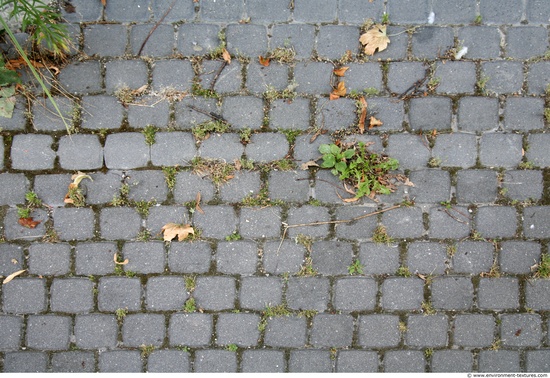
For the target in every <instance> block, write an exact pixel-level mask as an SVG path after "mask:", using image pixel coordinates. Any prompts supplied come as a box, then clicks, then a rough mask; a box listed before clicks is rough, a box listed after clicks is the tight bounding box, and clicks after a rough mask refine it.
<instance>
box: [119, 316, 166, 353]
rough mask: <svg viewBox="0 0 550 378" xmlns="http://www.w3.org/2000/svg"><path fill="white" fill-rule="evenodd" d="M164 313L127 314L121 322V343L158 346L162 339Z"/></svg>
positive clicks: (134, 345) (131, 345)
mask: <svg viewBox="0 0 550 378" xmlns="http://www.w3.org/2000/svg"><path fill="white" fill-rule="evenodd" d="M164 323H165V321H164V315H162V314H129V315H126V316H125V317H124V323H123V324H122V343H123V345H125V346H128V347H135V348H138V347H140V346H142V345H147V346H149V345H153V346H156V347H159V346H161V345H162V343H163V341H164V334H165V328H164Z"/></svg>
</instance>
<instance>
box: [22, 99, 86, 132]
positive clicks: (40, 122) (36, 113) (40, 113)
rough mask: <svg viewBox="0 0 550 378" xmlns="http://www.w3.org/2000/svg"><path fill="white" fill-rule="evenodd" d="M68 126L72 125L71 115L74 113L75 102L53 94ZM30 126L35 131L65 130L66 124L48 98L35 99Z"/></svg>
mask: <svg viewBox="0 0 550 378" xmlns="http://www.w3.org/2000/svg"><path fill="white" fill-rule="evenodd" d="M53 99H54V101H55V103H56V104H57V106H58V108H59V110H60V112H61V114H62V115H63V117H64V118H65V122H66V123H67V124H68V127H74V123H73V121H72V120H73V115H74V114H76V113H75V112H76V110H75V103H74V102H73V101H70V100H68V99H66V98H65V97H62V96H53ZM32 126H33V129H34V130H36V131H65V130H66V129H67V126H65V123H63V120H62V119H61V117H60V116H59V115H58V113H57V110H56V109H55V108H54V106H53V105H52V103H51V101H50V100H46V99H44V100H37V101H35V102H34V104H33V110H32Z"/></svg>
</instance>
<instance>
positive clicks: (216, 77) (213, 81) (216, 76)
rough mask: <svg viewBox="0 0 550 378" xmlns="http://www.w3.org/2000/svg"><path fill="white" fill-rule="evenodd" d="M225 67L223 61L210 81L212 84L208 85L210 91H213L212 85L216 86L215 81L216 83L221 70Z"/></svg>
mask: <svg viewBox="0 0 550 378" xmlns="http://www.w3.org/2000/svg"><path fill="white" fill-rule="evenodd" d="M226 65H227V62H226V61H225V60H224V61H223V63H222V65H221V66H220V68H218V71H216V74H215V75H214V78H213V79H212V82H211V83H210V90H211V91H213V90H214V85H216V81H218V77H219V76H220V74H221V73H222V71H223V69H224V68H225V66H226Z"/></svg>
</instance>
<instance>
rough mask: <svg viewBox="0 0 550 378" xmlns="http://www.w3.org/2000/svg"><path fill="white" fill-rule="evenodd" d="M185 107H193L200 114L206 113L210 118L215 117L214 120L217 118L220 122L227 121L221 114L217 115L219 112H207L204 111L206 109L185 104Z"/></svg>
mask: <svg viewBox="0 0 550 378" xmlns="http://www.w3.org/2000/svg"><path fill="white" fill-rule="evenodd" d="M187 107H188V108H189V109H193V110H194V111H196V112H199V113H202V114H204V115H207V116H208V117H210V118H212V119H215V120H217V121H222V122H225V123H227V121H226V120H225V119H224V118H223V117H222V116H221V115H219V114H216V113H214V112H208V111H206V110H202V109H199V108H197V107H196V106H193V105H187Z"/></svg>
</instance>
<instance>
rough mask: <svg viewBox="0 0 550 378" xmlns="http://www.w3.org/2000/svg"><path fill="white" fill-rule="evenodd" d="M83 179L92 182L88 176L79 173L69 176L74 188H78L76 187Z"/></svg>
mask: <svg viewBox="0 0 550 378" xmlns="http://www.w3.org/2000/svg"><path fill="white" fill-rule="evenodd" d="M85 178H87V179H90V180H91V181H94V180H92V178H91V177H90V176H89V175H87V174H85V173H82V172H80V171H78V172H77V173H75V174H74V175H72V176H71V180H73V184H74V185H75V186H76V187H78V185H80V181H82V180H84V179H85Z"/></svg>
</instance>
